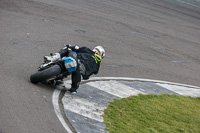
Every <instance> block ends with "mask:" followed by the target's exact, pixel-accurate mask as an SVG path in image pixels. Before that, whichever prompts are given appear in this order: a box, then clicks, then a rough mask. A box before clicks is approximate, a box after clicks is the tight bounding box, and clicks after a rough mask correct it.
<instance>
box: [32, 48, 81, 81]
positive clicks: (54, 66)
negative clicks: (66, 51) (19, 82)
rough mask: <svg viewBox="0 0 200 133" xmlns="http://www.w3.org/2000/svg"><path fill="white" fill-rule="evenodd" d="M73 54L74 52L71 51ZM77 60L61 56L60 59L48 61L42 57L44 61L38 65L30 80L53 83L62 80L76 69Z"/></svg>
mask: <svg viewBox="0 0 200 133" xmlns="http://www.w3.org/2000/svg"><path fill="white" fill-rule="evenodd" d="M73 53H74V55H76V53H75V52H74V51H73ZM76 69H77V62H76V60H75V59H74V58H72V57H63V58H62V59H59V60H56V61H54V62H48V61H47V60H46V59H45V58H44V63H43V64H42V65H41V66H39V67H38V71H37V72H36V73H34V74H32V75H31V77H30V80H31V82H32V83H34V84H37V83H39V82H43V83H49V84H54V83H56V82H57V81H60V80H61V81H62V80H63V78H66V77H67V76H69V75H70V74H71V72H73V71H76Z"/></svg>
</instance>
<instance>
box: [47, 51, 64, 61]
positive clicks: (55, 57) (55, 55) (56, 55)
mask: <svg viewBox="0 0 200 133" xmlns="http://www.w3.org/2000/svg"><path fill="white" fill-rule="evenodd" d="M60 58H61V56H60V54H59V53H54V54H52V55H51V56H44V61H45V62H54V61H56V60H58V59H60Z"/></svg>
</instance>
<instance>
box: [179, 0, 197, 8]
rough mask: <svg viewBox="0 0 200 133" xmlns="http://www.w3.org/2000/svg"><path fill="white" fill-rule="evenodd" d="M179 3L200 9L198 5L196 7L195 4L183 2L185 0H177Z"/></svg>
mask: <svg viewBox="0 0 200 133" xmlns="http://www.w3.org/2000/svg"><path fill="white" fill-rule="evenodd" d="M177 1H178V2H181V3H183V4H186V5H190V6H193V7H200V6H198V5H195V4H192V3H189V2H186V1H183V0H177Z"/></svg>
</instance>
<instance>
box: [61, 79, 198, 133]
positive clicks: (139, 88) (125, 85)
mask: <svg viewBox="0 0 200 133" xmlns="http://www.w3.org/2000/svg"><path fill="white" fill-rule="evenodd" d="M67 84H69V83H67ZM163 93H165V94H177V95H185V96H192V97H199V96H200V88H199V87H195V86H189V85H183V84H177V83H169V82H164V81H152V80H136V79H131V80H130V79H129V80H127V79H123V78H119V79H116V78H113V79H112V78H110V79H109V78H108V79H106V80H105V79H104V80H103V81H102V80H97V81H96V80H91V81H89V82H87V83H84V84H82V85H80V88H79V89H78V93H77V94H76V95H71V94H70V93H65V94H64V96H63V98H62V101H61V102H62V104H63V108H64V113H65V115H66V117H67V118H68V120H69V122H70V123H71V125H72V126H73V128H74V129H75V130H76V132H77V133H94V132H95V133H108V131H107V130H105V127H106V126H105V124H104V123H103V117H102V115H103V110H104V109H105V108H106V107H107V106H108V105H109V103H110V102H112V101H113V99H121V98H125V97H129V96H132V95H138V94H157V95H159V94H163ZM68 132H69V131H68Z"/></svg>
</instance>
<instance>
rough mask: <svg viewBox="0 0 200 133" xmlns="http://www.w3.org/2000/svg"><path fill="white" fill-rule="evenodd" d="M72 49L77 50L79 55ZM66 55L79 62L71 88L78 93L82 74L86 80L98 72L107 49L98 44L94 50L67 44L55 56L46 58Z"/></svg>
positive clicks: (73, 74) (58, 57) (50, 58)
mask: <svg viewBox="0 0 200 133" xmlns="http://www.w3.org/2000/svg"><path fill="white" fill-rule="evenodd" d="M72 51H75V52H76V54H77V56H75V54H74V53H73V52H72ZM65 56H71V57H73V58H74V59H75V60H76V62H77V69H76V71H73V72H72V85H71V89H70V90H69V91H70V92H72V93H76V90H77V89H78V87H79V84H80V82H81V76H82V78H83V79H84V80H87V79H89V77H90V76H91V75H92V74H97V73H98V71H99V67H100V63H101V60H102V59H103V58H104V56H105V50H104V48H103V47H102V46H96V47H95V48H94V49H93V50H90V49H89V48H87V47H78V46H71V45H67V46H66V47H65V48H63V49H61V50H60V51H59V52H58V53H55V54H54V55H53V56H46V57H45V58H46V59H47V60H50V61H52V60H57V59H60V58H62V57H65Z"/></svg>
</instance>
